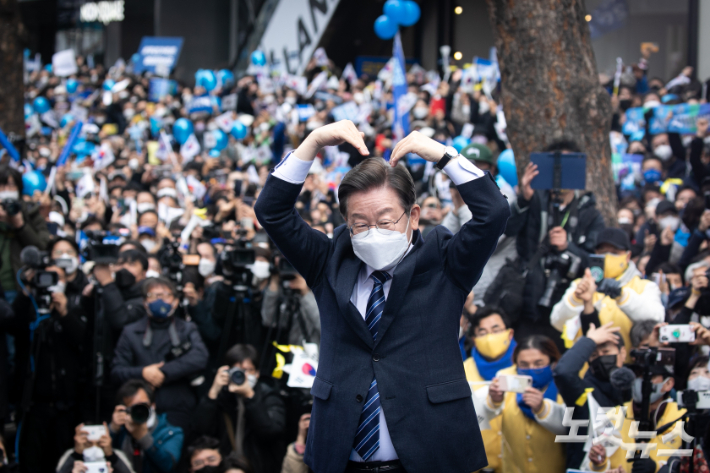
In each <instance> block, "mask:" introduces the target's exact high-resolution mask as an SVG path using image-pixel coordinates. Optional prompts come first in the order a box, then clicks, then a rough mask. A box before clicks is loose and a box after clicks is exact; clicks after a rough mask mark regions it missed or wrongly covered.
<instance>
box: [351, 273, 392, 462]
mask: <svg viewBox="0 0 710 473" xmlns="http://www.w3.org/2000/svg"><path fill="white" fill-rule="evenodd" d="M370 277H371V278H372V279H373V280H374V285H373V287H372V292H371V293H370V298H369V299H368V300H367V312H366V315H365V323H366V324H367V328H368V330H370V333H371V334H372V339H373V340H377V331H378V330H379V327H380V319H381V318H382V312H384V309H385V290H384V284H385V282H386V281H387V280H388V279H389V278H390V275H389V274H387V273H386V272H384V271H375V272H373V273H372V275H371V276H370ZM381 410H382V407H381V405H380V393H379V391H378V389H377V380H376V379H373V380H372V383H370V390H369V391H368V392H367V398H366V399H365V404H364V405H363V406H362V413H361V414H360V422H359V423H358V428H357V433H356V434H355V441H354V442H353V448H354V449H355V451H356V452H357V453H358V455H360V457H362V459H363V460H364V461H367V460H368V459H369V458H370V457H372V455H374V454H375V452H376V451H377V449H379V448H380V411H381Z"/></svg>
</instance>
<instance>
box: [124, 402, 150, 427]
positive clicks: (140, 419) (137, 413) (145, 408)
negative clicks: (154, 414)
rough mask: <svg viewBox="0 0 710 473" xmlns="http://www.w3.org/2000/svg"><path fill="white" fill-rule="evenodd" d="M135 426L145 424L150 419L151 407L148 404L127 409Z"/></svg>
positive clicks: (135, 405)
mask: <svg viewBox="0 0 710 473" xmlns="http://www.w3.org/2000/svg"><path fill="white" fill-rule="evenodd" d="M126 413H127V414H128V415H130V416H131V421H133V423H134V424H145V423H146V422H148V418H149V417H150V406H149V405H148V404H146V403H140V404H134V405H132V406H131V407H129V408H127V409H126Z"/></svg>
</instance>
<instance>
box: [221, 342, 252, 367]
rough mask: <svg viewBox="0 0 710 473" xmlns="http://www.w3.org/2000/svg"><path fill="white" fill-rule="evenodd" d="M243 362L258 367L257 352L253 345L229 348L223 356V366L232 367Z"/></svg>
mask: <svg viewBox="0 0 710 473" xmlns="http://www.w3.org/2000/svg"><path fill="white" fill-rule="evenodd" d="M244 360H251V362H252V363H254V366H257V367H258V366H259V352H258V351H257V350H256V348H254V346H253V345H247V344H245V343H238V344H236V345H234V346H233V347H232V348H230V349H229V350H228V351H227V353H225V355H224V364H226V365H229V366H234V365H236V364H237V363H242V362H243V361H244Z"/></svg>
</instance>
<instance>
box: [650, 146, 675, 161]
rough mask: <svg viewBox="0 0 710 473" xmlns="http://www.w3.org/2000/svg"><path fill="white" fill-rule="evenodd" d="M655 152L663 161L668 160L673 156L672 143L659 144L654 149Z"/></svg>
mask: <svg viewBox="0 0 710 473" xmlns="http://www.w3.org/2000/svg"><path fill="white" fill-rule="evenodd" d="M653 154H655V155H656V156H658V157H659V158H661V159H662V160H663V161H668V160H669V159H671V156H673V149H671V147H670V145H659V146H656V148H655V149H654V150H653Z"/></svg>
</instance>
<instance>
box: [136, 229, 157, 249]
mask: <svg viewBox="0 0 710 473" xmlns="http://www.w3.org/2000/svg"><path fill="white" fill-rule="evenodd" d="M138 241H140V242H141V245H143V248H145V251H146V252H148V253H149V254H155V253H157V252H158V250H159V249H160V244H159V243H158V241H157V240H156V236H155V230H154V229H153V228H151V227H138Z"/></svg>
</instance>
